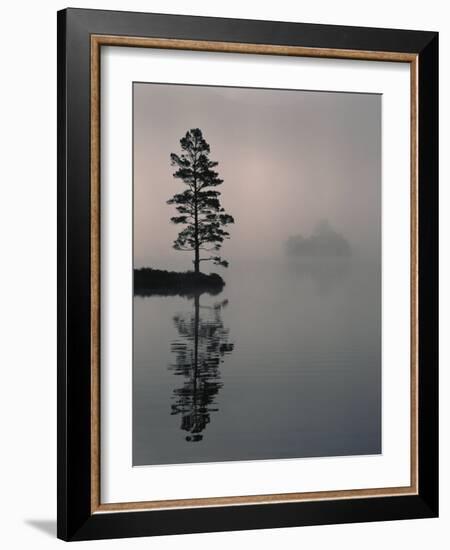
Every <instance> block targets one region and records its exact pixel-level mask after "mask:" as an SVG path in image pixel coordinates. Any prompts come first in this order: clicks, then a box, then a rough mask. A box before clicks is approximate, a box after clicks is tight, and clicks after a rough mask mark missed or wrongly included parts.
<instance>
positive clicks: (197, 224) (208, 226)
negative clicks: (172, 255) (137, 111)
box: [167, 128, 234, 273]
mask: <svg viewBox="0 0 450 550" xmlns="http://www.w3.org/2000/svg"><path fill="white" fill-rule="evenodd" d="M180 145H181V154H180V155H177V154H176V153H171V155H170V160H171V164H172V166H176V167H177V170H176V172H174V174H173V177H174V178H177V179H181V180H182V181H183V183H184V184H185V185H186V189H185V190H184V191H182V192H181V193H176V194H175V195H174V196H173V197H172V198H171V199H170V200H168V201H167V204H174V205H175V207H176V209H177V211H178V213H179V215H178V216H174V217H172V218H170V219H171V221H172V222H173V223H175V224H181V225H184V226H185V227H184V228H183V229H182V230H181V231H180V233H179V234H178V237H177V238H176V239H175V241H174V243H173V247H174V248H175V250H184V251H191V252H193V253H194V259H193V264H194V271H195V273H199V272H200V262H207V261H212V262H213V263H214V264H215V265H221V266H223V267H228V262H227V261H226V260H224V259H222V258H221V257H220V256H219V255H215V254H214V252H215V253H217V252H219V251H220V249H221V247H222V244H223V241H224V240H225V239H229V238H230V234H229V233H228V232H227V231H226V229H225V228H226V226H227V225H228V224H230V223H234V219H233V216H230V215H229V214H227V213H226V212H225V209H224V208H223V207H222V206H221V204H220V200H219V197H220V191H218V190H217V189H216V188H217V187H218V186H219V185H221V184H222V183H223V180H222V179H220V178H219V174H218V173H217V172H216V171H215V170H214V168H215V167H216V166H217V165H218V162H215V161H212V160H210V159H209V153H210V147H209V144H208V143H207V142H206V140H205V139H204V138H203V134H202V131H201V130H200V129H199V128H194V129H192V130H189V131H188V132H186V135H185V136H184V137H183V138H181V139H180ZM202 251H204V252H212V253H213V254H212V255H210V256H206V257H201V253H202Z"/></svg>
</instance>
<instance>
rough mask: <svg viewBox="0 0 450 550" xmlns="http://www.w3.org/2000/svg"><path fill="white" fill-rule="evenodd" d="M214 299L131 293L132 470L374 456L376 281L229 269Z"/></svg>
mask: <svg viewBox="0 0 450 550" xmlns="http://www.w3.org/2000/svg"><path fill="white" fill-rule="evenodd" d="M221 274H222V275H223V277H224V279H225V281H226V286H225V287H224V289H223V291H222V292H220V293H219V294H217V295H216V296H211V295H208V294H202V295H201V296H200V297H198V298H193V297H192V298H184V297H179V296H167V297H158V296H151V297H137V296H136V297H135V298H134V367H133V368H134V371H133V464H134V465H146V464H167V463H187V462H222V461H226V460H254V459H274V458H300V457H323V456H338V455H360V454H377V453H380V452H381V276H380V267H379V265H377V264H375V263H371V262H362V261H356V260H354V259H353V260H348V259H338V260H332V259H327V260H325V259H324V260H302V261H301V260H298V261H291V262H280V263H277V262H273V263H272V264H268V263H267V262H240V263H239V262H235V263H233V265H232V266H231V267H230V268H229V269H228V270H221Z"/></svg>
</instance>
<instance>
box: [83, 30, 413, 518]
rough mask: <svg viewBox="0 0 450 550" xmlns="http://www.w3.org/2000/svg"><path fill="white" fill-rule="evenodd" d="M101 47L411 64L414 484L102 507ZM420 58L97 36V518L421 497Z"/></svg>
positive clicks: (93, 234) (93, 277) (94, 425)
mask: <svg viewBox="0 0 450 550" xmlns="http://www.w3.org/2000/svg"><path fill="white" fill-rule="evenodd" d="M101 46H126V47H140V48H164V49H172V50H192V51H208V52H228V53H248V54H261V55H286V56H298V57H321V58H332V59H360V60H372V61H391V62H400V63H409V64H410V74H411V77H410V80H411V117H410V124H411V199H410V200H411V204H410V207H411V393H410V396H411V397H410V401H411V461H410V464H411V483H410V485H409V486H405V487H386V488H376V489H374V488H372V489H371V488H368V489H354V490H340V491H317V492H303V493H282V494H267V495H248V496H233V497H212V498H196V499H181V500H155V501H146V502H119V503H108V504H105V503H101V499H100V494H101V493H100V49H101ZM418 70H419V66H418V56H417V55H416V54H409V53H397V52H373V51H363V50H339V49H330V48H304V47H298V46H279V45H264V44H246V43H245V44H244V43H234V42H211V41H198V40H178V39H166V38H139V37H131V36H113V35H91V68H90V71H91V72H90V74H91V90H90V93H91V96H90V97H91V101H90V104H91V113H90V114H91V132H90V137H91V146H90V151H91V163H90V164H91V170H90V177H91V195H90V196H91V513H92V514H94V513H104V512H121V511H131V510H162V509H174V508H179V509H180V508H194V507H197V508H198V507H205V506H206V507H211V506H229V505H234V506H236V505H248V504H269V503H270V504H273V503H283V502H300V501H301V502H305V501H313V500H338V499H348V498H352V499H353V498H368V497H386V496H401V495H417V494H418V487H419V474H418V438H419V434H418V378H419V377H418V369H419V364H418V246H419V242H418V224H419V220H418Z"/></svg>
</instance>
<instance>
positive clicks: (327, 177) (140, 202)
mask: <svg viewBox="0 0 450 550" xmlns="http://www.w3.org/2000/svg"><path fill="white" fill-rule="evenodd" d="M197 127H198V128H200V129H201V130H202V132H203V136H204V138H205V139H206V141H207V142H208V143H209V144H210V146H211V155H210V158H211V159H212V160H217V161H218V162H219V166H218V168H217V170H218V172H219V175H220V177H221V178H222V179H224V183H223V185H221V186H220V187H219V188H218V190H220V191H221V192H222V197H221V201H222V205H223V206H224V208H225V210H226V211H227V212H228V213H229V214H231V215H233V216H234V219H235V224H234V225H230V226H229V231H230V233H231V239H230V240H229V241H227V242H226V243H225V244H224V246H223V248H222V253H221V255H222V256H223V257H224V258H226V259H228V260H230V263H231V264H232V262H233V261H239V259H242V258H249V259H270V258H277V257H283V254H284V245H285V242H286V240H287V239H288V237H290V236H292V235H298V234H302V235H304V236H308V235H309V234H310V233H311V232H312V231H313V230H314V227H315V226H316V224H317V223H319V222H320V221H321V220H326V221H328V222H329V223H330V225H331V226H332V227H333V229H334V230H336V231H337V232H339V233H341V234H342V235H343V236H344V237H345V238H346V239H348V241H349V242H350V244H351V246H352V249H353V250H354V252H355V253H356V254H358V255H364V256H366V255H374V256H375V255H378V254H379V252H380V248H379V247H380V238H381V96H379V95H371V94H350V93H330V92H309V91H305V92H303V91H289V90H261V89H248V88H225V87H208V86H183V85H170V84H169V85H165V84H146V83H135V84H134V254H135V259H134V264H135V266H136V267H141V266H144V265H145V266H150V267H154V268H162V269H175V268H183V267H184V269H192V263H191V260H192V257H191V256H192V255H191V254H190V253H188V252H177V251H175V250H173V249H172V241H173V239H174V238H175V237H176V235H177V233H178V232H179V230H180V229H181V227H182V226H175V225H173V224H171V222H170V217H171V216H173V215H175V214H176V211H175V208H174V206H173V205H172V206H170V205H167V204H166V201H167V199H169V198H170V197H172V195H173V194H174V193H177V192H181V191H182V190H183V189H184V184H183V183H182V181H181V180H178V179H174V178H173V177H172V173H173V172H174V170H175V169H174V167H172V166H171V165H170V158H169V156H170V153H171V152H177V153H178V152H180V145H179V140H180V138H181V137H182V136H183V135H184V134H185V133H186V131H187V130H189V129H191V128H197Z"/></svg>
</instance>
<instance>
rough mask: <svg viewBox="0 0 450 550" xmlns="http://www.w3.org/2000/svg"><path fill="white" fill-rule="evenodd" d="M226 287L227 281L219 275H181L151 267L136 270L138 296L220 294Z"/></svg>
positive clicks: (135, 290) (136, 293) (135, 280)
mask: <svg viewBox="0 0 450 550" xmlns="http://www.w3.org/2000/svg"><path fill="white" fill-rule="evenodd" d="M224 286H225V281H224V280H223V279H222V277H221V276H220V275H217V273H210V274H206V273H194V271H185V272H183V273H179V272H177V271H165V270H162V269H152V268H150V267H143V268H141V269H135V270H134V294H135V295H137V296H174V295H177V294H178V295H181V296H190V295H194V294H201V293H203V292H208V293H209V294H218V293H219V292H220V291H221V290H222V288H223V287H224Z"/></svg>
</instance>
